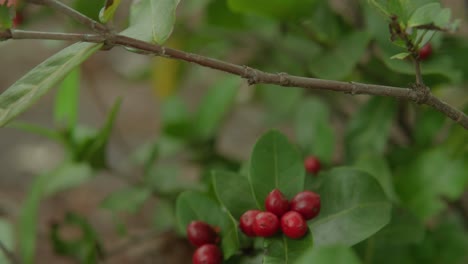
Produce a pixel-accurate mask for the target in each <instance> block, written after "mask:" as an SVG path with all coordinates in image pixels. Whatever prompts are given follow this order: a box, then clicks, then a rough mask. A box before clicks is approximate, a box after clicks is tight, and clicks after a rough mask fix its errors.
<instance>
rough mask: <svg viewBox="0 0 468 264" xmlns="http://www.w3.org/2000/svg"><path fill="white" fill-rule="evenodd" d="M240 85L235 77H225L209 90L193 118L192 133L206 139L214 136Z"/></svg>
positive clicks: (239, 81) (239, 80) (238, 79)
mask: <svg viewBox="0 0 468 264" xmlns="http://www.w3.org/2000/svg"><path fill="white" fill-rule="evenodd" d="M240 83H241V79H240V78H239V77H237V76H235V77H227V78H225V79H223V80H221V81H219V82H218V83H216V84H215V85H214V86H213V87H211V88H210V90H209V91H208V93H207V94H206V95H205V96H204V97H203V99H202V101H201V102H200V106H199V108H198V110H197V112H196V113H195V117H194V133H195V134H196V135H197V136H198V137H200V138H201V139H208V138H210V137H212V136H214V134H215V133H216V130H217V129H218V127H219V126H220V125H221V123H222V121H223V117H224V116H225V115H226V114H227V112H228V111H229V110H230V107H231V105H232V104H233V102H234V99H235V98H236V96H237V91H238V88H239V86H240Z"/></svg>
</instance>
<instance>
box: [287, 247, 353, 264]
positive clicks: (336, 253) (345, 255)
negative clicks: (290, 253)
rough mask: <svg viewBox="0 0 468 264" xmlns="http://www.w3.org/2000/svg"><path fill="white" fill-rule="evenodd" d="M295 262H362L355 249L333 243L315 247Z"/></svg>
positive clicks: (348, 263)
mask: <svg viewBox="0 0 468 264" xmlns="http://www.w3.org/2000/svg"><path fill="white" fill-rule="evenodd" d="M294 263H295V264H309V263H318V264H360V263H362V262H361V261H360V260H359V258H358V257H357V256H356V254H355V253H354V251H353V250H352V249H351V248H349V247H346V246H341V245H333V246H326V247H314V248H313V249H311V250H308V251H307V252H305V254H304V255H303V256H302V257H301V258H300V259H299V260H298V261H297V262H294Z"/></svg>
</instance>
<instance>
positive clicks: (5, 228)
mask: <svg viewBox="0 0 468 264" xmlns="http://www.w3.org/2000/svg"><path fill="white" fill-rule="evenodd" d="M0 243H2V247H5V248H6V249H7V250H9V251H10V252H14V251H15V250H14V247H15V232H14V227H13V225H12V224H11V223H10V222H9V221H8V220H6V219H4V218H0ZM0 263H9V258H8V257H7V256H5V254H4V252H3V250H0Z"/></svg>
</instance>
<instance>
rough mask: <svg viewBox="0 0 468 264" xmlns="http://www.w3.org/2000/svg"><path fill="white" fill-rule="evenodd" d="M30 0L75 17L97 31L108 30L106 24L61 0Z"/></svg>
mask: <svg viewBox="0 0 468 264" xmlns="http://www.w3.org/2000/svg"><path fill="white" fill-rule="evenodd" d="M28 1H29V2H30V3H33V4H38V5H44V6H48V7H50V8H52V9H54V10H56V11H58V12H60V13H62V14H64V15H66V16H68V17H71V18H73V19H75V20H76V21H77V22H79V23H80V24H82V25H85V26H86V27H88V28H90V29H92V30H94V31H96V32H101V33H103V32H107V31H108V29H107V28H106V26H104V25H103V24H101V23H99V22H97V21H95V20H93V19H91V18H89V17H87V16H85V15H83V14H81V13H80V12H78V11H76V10H75V9H73V8H70V7H69V6H67V5H65V4H63V3H62V2H60V1H57V0H28Z"/></svg>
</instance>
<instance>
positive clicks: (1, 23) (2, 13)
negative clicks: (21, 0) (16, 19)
mask: <svg viewBox="0 0 468 264" xmlns="http://www.w3.org/2000/svg"><path fill="white" fill-rule="evenodd" d="M11 26H12V17H11V16H10V8H9V7H7V6H6V5H0V30H3V29H9V28H11ZM0 41H2V39H0Z"/></svg>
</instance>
